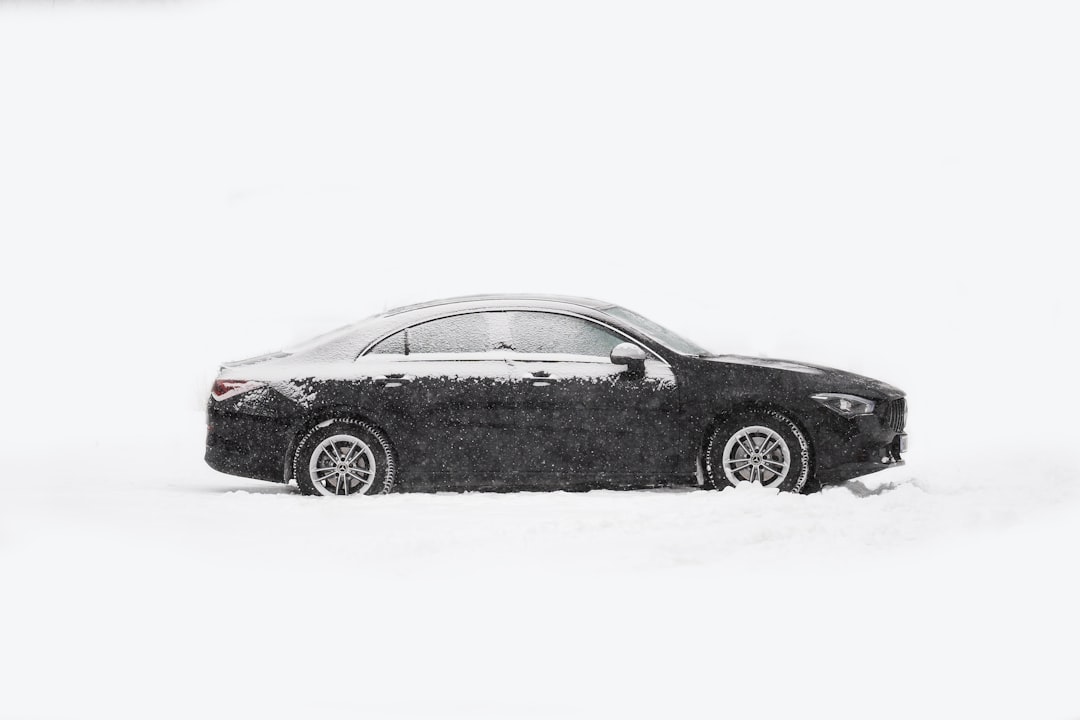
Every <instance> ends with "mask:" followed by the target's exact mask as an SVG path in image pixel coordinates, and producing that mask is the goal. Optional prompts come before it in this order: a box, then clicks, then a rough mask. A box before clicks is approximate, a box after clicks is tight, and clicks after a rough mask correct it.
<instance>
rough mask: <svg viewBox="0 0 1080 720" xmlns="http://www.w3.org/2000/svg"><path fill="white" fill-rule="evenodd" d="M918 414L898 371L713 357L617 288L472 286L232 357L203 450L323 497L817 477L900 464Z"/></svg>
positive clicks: (213, 462)
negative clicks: (552, 290) (604, 298)
mask: <svg viewBox="0 0 1080 720" xmlns="http://www.w3.org/2000/svg"><path fill="white" fill-rule="evenodd" d="M905 416H906V401H905V398H904V394H903V393H902V392H901V391H900V390H897V389H896V388H894V387H892V386H890V385H886V384H885V383H883V382H879V381H877V380H871V379H870V378H866V377H862V376H859V375H854V374H852V373H847V372H842V371H839V370H832V369H828V368H823V367H817V366H812V365H806V364H803V363H797V362H789V361H784V360H765V359H759V358H750V357H742V356H735V355H714V354H712V353H710V352H708V351H707V350H705V349H704V348H701V347H699V346H698V345H695V344H694V343H693V342H691V341H689V340H687V339H685V338H683V337H680V336H679V335H677V334H675V333H673V332H671V331H670V330H667V329H666V328H664V327H661V326H660V325H657V324H656V323H654V322H652V321H650V320H648V319H646V318H644V317H641V316H640V315H637V314H636V313H633V312H631V311H629V310H627V309H625V308H622V307H619V306H617V305H612V304H610V303H605V302H600V301H596V300H589V299H585V298H576V297H552V296H535V295H530V296H522V295H490V296H471V297H462V298H453V299H448V300H437V301H434V302H429V303H423V304H420V305H411V306H408V307H403V308H398V309H396V310H390V311H388V312H385V313H382V314H380V315H376V316H374V317H371V318H368V319H366V320H362V321H361V322H359V323H356V324H355V325H351V326H349V327H345V328H342V329H340V330H337V331H335V332H332V333H329V334H328V335H324V336H322V337H319V338H316V339H314V340H312V341H310V342H309V343H307V344H306V345H305V346H303V347H300V348H298V349H296V350H294V351H293V352H289V353H284V352H282V353H274V354H272V355H266V356H262V357H258V358H252V359H250V360H245V361H240V362H236V363H228V364H226V365H224V366H223V367H222V371H221V374H220V376H219V377H218V379H217V381H216V382H215V383H214V387H213V390H212V393H211V397H210V401H209V406H208V430H207V439H206V462H207V463H208V464H209V465H210V466H211V467H213V468H215V469H216V470H220V471H221V472H225V473H230V474H233V475H240V476H243V477H250V478H258V479H262V480H269V481H273V482H283V483H288V482H290V481H291V480H295V481H296V484H297V485H298V486H299V488H300V490H302V491H303V492H305V493H308V494H313V495H314V494H319V495H354V494H362V495H370V494H374V493H386V492H390V491H391V490H392V489H393V490H425V491H432V490H525V489H528V490H542V489H585V488H598V487H616V488H630V487H655V486H662V485H679V484H684V485H693V484H697V485H702V486H710V487H717V488H723V487H726V486H728V485H733V484H736V483H742V482H750V483H758V484H760V485H764V486H766V487H770V488H777V489H779V490H786V491H791V492H808V491H811V490H814V489H818V488H820V487H821V485H823V484H828V483H837V482H842V481H844V480H847V479H849V478H853V477H856V476H859V475H864V474H866V473H871V472H874V471H876V470H881V469H884V468H888V467H894V466H896V465H901V464H903V460H902V459H901V453H902V452H904V451H906V449H907V435H906V434H905V433H904V423H905Z"/></svg>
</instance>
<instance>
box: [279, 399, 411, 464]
mask: <svg viewBox="0 0 1080 720" xmlns="http://www.w3.org/2000/svg"><path fill="white" fill-rule="evenodd" d="M335 420H352V421H355V422H362V423H365V424H367V425H370V426H371V427H373V428H375V429H376V430H378V431H379V432H381V433H382V434H383V436H384V437H386V438H387V439H390V435H389V433H387V432H386V430H385V429H383V426H382V424H380V423H379V422H377V421H376V420H375V419H374V418H373V417H371V416H370V415H368V414H366V413H364V412H362V411H359V410H357V409H356V408H352V407H346V406H341V405H328V406H324V407H319V408H313V409H311V410H309V411H307V412H305V413H304V414H303V415H302V416H301V417H300V418H299V419H298V420H297V421H296V422H295V423H293V426H292V428H291V429H290V430H289V443H288V446H287V448H286V450H285V457H284V458H283V459H282V482H284V483H285V484H288V483H289V482H290V481H294V480H296V478H294V477H293V464H294V463H293V461H294V459H295V455H296V450H297V448H298V447H299V446H300V442H301V441H302V440H303V439H304V437H305V436H306V435H307V434H308V433H309V432H311V431H312V430H314V429H315V428H318V427H321V426H325V425H329V424H330V423H332V422H334V421H335ZM389 441H390V446H391V447H393V446H394V442H393V440H392V439H390V440H389ZM395 455H396V449H395Z"/></svg>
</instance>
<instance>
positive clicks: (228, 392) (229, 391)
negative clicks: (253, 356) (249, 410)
mask: <svg viewBox="0 0 1080 720" xmlns="http://www.w3.org/2000/svg"><path fill="white" fill-rule="evenodd" d="M261 385H262V383H261V382H258V381H257V380H222V379H221V378H218V379H217V380H215V381H214V387H212V388H211V389H210V394H211V395H212V396H213V397H214V399H215V400H224V399H225V398H230V397H232V396H234V395H239V394H240V393H242V392H247V391H248V390H254V389H255V388H257V387H260V386H261Z"/></svg>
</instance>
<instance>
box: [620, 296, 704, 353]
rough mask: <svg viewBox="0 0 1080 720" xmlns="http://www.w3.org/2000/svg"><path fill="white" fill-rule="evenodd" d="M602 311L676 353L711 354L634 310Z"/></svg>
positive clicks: (622, 308)
mask: <svg viewBox="0 0 1080 720" xmlns="http://www.w3.org/2000/svg"><path fill="white" fill-rule="evenodd" d="M604 312H605V313H607V314H608V315H612V316H614V317H617V318H619V319H620V320H623V321H624V322H627V323H629V324H630V325H631V326H633V327H635V328H637V329H638V330H640V331H641V332H642V333H644V334H645V335H648V336H649V337H651V338H652V339H653V340H656V341H657V342H659V343H661V344H662V345H665V346H667V347H669V348H671V349H672V350H674V351H675V352H677V353H682V354H683V355H712V353H711V352H709V351H708V350H706V349H705V348H703V347H701V346H700V345H698V344H697V343H695V342H692V341H690V340H687V339H686V338H684V337H683V336H682V335H679V334H678V333H674V332H672V331H671V330H668V329H667V328H666V327H664V326H663V325H658V324H657V323H654V322H653V321H652V320H650V319H649V318H647V317H642V316H641V315H638V314H637V313H636V312H633V311H631V310H627V309H626V308H624V307H618V306H614V307H609V308H607V309H606V310H604Z"/></svg>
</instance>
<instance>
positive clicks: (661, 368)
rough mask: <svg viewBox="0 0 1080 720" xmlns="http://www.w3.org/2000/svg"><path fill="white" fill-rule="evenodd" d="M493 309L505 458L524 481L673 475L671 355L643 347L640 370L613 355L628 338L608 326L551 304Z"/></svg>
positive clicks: (653, 480) (584, 482) (656, 480)
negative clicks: (503, 384)
mask: <svg viewBox="0 0 1080 720" xmlns="http://www.w3.org/2000/svg"><path fill="white" fill-rule="evenodd" d="M492 315H493V327H492V331H493V333H494V335H495V338H496V346H497V347H498V348H500V349H502V350H504V351H505V352H506V353H507V358H508V362H509V365H510V387H509V392H508V398H509V407H508V408H507V409H506V411H504V413H503V417H504V421H505V422H506V425H507V429H506V432H505V436H506V442H505V443H504V445H503V452H502V457H503V461H504V464H505V467H506V470H507V471H508V472H509V473H512V474H513V476H514V477H515V478H516V480H517V481H518V482H519V483H520V484H522V485H523V486H536V487H573V486H596V485H601V486H617V487H628V486H635V485H654V484H663V483H664V482H665V480H666V479H667V478H668V477H670V475H671V473H673V472H674V471H675V469H676V462H677V456H678V451H679V449H680V448H681V445H680V444H679V442H678V438H677V437H676V436H677V427H678V410H679V396H678V388H677V386H676V379H675V376H674V374H673V373H672V371H671V367H670V366H669V365H668V364H667V362H665V361H664V360H663V359H662V358H661V357H660V356H659V355H658V354H656V353H654V352H652V351H650V350H648V349H647V348H646V352H647V353H648V359H647V360H646V362H645V374H644V376H643V377H634V376H632V374H631V373H629V372H628V369H627V368H626V367H625V366H621V365H615V364H613V363H611V361H610V359H609V355H610V353H611V349H612V348H613V347H615V346H616V345H618V344H620V343H623V342H627V341H628V338H627V337H626V336H624V335H623V334H622V333H620V332H619V331H618V330H616V329H614V328H612V327H609V326H606V325H604V324H602V323H600V322H598V321H595V320H593V319H590V318H585V317H581V316H577V315H572V314H568V313H560V312H552V311H531V310H530V311H526V310H510V311H503V312H501V313H493V314H492ZM636 344H638V345H640V344H641V343H636Z"/></svg>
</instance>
